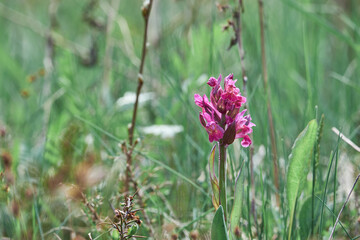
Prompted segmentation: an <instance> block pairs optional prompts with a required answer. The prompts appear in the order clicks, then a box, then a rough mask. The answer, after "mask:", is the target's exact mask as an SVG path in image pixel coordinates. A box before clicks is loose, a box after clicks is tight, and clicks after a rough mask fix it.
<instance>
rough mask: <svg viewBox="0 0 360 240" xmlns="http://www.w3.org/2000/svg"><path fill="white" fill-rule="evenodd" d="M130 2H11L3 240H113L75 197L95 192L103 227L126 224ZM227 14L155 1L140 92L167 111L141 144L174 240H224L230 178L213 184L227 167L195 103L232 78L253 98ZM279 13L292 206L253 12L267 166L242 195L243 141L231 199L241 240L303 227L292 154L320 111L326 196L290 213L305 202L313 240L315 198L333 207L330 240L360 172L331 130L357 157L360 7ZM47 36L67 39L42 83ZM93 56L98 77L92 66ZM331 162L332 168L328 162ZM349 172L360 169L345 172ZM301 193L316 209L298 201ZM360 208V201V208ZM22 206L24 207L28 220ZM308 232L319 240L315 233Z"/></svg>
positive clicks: (3, 114) (275, 97)
mask: <svg viewBox="0 0 360 240" xmlns="http://www.w3.org/2000/svg"><path fill="white" fill-rule="evenodd" d="M118 1H119V0H84V1H70V0H62V1H56V0H51V1H44V0H42V1H41V0H30V1H20V0H12V1H0V29H1V31H2V33H3V34H0V131H1V129H2V127H5V129H6V136H5V137H1V136H0V154H2V153H3V152H9V153H10V154H11V156H12V158H13V164H12V166H11V167H10V168H9V170H7V172H6V174H5V169H4V168H3V163H2V161H3V160H2V159H1V158H0V161H1V163H0V165H1V170H0V171H2V172H3V175H2V177H1V179H2V180H1V181H0V213H1V215H0V236H3V237H5V238H6V237H10V238H13V239H31V238H32V239H41V237H43V238H44V239H52V238H54V239H55V238H56V239H58V236H59V237H60V238H61V239H64V240H67V239H70V238H71V234H70V232H69V231H68V230H66V229H72V231H74V232H75V233H76V235H77V236H79V235H81V236H82V237H84V238H88V236H87V234H88V233H89V232H91V233H92V237H93V238H94V239H95V238H97V239H108V238H110V237H111V233H110V232H108V230H110V229H111V226H110V225H109V224H107V223H106V224H103V225H101V226H102V227H103V228H102V229H101V230H100V229H99V228H97V224H96V223H95V222H94V221H93V216H92V213H91V211H90V210H89V209H88V208H87V207H86V206H85V204H84V203H83V202H82V201H81V199H78V198H75V199H73V198H71V197H69V195H70V193H72V192H71V190H72V187H74V186H78V185H79V183H81V185H82V186H81V188H82V191H83V193H84V194H85V195H86V197H87V199H88V200H89V203H90V204H91V205H93V206H94V209H95V210H96V212H97V213H98V214H99V215H100V216H101V218H102V219H105V217H106V216H110V217H111V216H112V214H113V213H112V211H111V209H110V207H109V204H108V201H110V202H111V203H112V204H113V205H114V207H118V206H117V202H118V201H119V200H120V199H121V197H122V196H123V194H124V192H123V182H122V179H123V176H124V175H125V171H124V170H125V169H126V157H125V156H124V154H122V151H121V149H120V147H119V143H122V142H124V141H125V140H126V139H127V127H128V124H129V123H130V121H131V117H132V104H131V103H128V104H126V105H121V106H119V105H118V103H117V100H118V99H120V98H121V97H123V96H124V95H125V93H126V92H135V91H136V87H137V73H138V68H139V63H140V56H141V45H142V38H143V30H144V23H143V19H142V15H141V10H140V9H141V5H142V1H140V0H139V1H126V4H123V2H124V1H121V0H120V1H119V2H120V5H119V8H118V9H115V8H114V3H116V2H118ZM52 2H56V3H58V4H59V6H58V9H57V11H55V14H56V16H55V23H54V24H51V23H50V14H51V13H50V12H51V11H50V10H53V9H52V8H51V7H50V6H52V4H50V3H52ZM219 2H220V1H219ZM222 2H229V5H230V8H226V10H225V11H218V8H217V6H216V1H215V0H213V1H207V0H196V1H194V0H183V1H176V0H173V1H158V0H154V12H153V14H154V15H151V17H150V24H149V32H148V33H149V39H148V48H147V53H148V55H147V58H146V60H145V66H144V74H143V77H144V85H143V89H142V92H144V93H145V92H151V93H152V94H153V98H151V99H149V100H148V101H146V102H144V103H141V104H140V107H139V109H138V117H137V121H136V128H135V138H136V139H137V138H138V139H139V140H140V141H139V144H138V145H137V146H136V148H135V149H134V156H135V158H134V166H133V167H134V177H135V178H136V179H137V180H138V183H139V186H138V187H139V189H140V192H141V193H143V200H144V202H145V203H146V208H145V210H146V211H147V213H148V215H149V218H150V220H151V222H152V227H153V230H154V233H155V234H156V236H168V237H169V238H170V237H171V235H172V234H173V233H176V234H178V239H184V238H186V236H187V234H188V233H192V231H193V230H194V229H196V230H198V233H199V235H200V236H199V239H208V238H209V234H210V232H211V220H209V218H208V216H209V215H211V209H213V206H212V202H211V197H210V194H211V191H212V192H213V193H214V196H215V197H217V196H218V193H217V192H216V191H217V185H216V175H214V174H211V175H210V176H209V170H208V169H209V167H210V168H211V169H210V173H212V172H214V171H217V166H216V165H217V163H218V161H217V157H216V154H215V150H214V149H213V150H212V152H211V155H210V158H209V156H208V153H209V150H210V149H211V147H212V145H211V144H209V142H208V139H207V134H206V132H205V131H204V130H203V129H201V128H202V126H201V124H200V123H199V119H198V110H199V109H198V107H196V106H195V104H194V102H193V94H194V93H199V94H201V95H202V94H208V93H209V92H208V91H209V88H208V86H207V85H206V82H207V80H208V78H209V77H210V76H218V75H219V74H220V73H221V74H222V75H223V77H224V74H227V73H234V77H235V78H237V79H239V80H238V81H237V82H236V85H237V86H238V87H239V88H240V90H241V92H242V94H243V93H244V92H243V86H242V80H241V75H242V72H241V68H240V60H241V59H240V57H239V51H238V49H237V46H234V47H233V48H231V49H230V50H227V47H228V46H229V42H230V41H231V38H233V37H234V33H233V32H232V29H231V28H229V29H228V30H227V31H223V26H224V24H226V23H227V22H228V20H230V19H231V18H232V14H233V13H232V9H231V7H234V6H236V5H237V3H238V2H237V1H222ZM91 3H94V6H93V8H92V9H91V10H90V13H89V16H92V17H93V19H92V20H95V22H96V23H100V25H103V27H104V28H97V27H94V25H91V24H89V22H87V21H85V18H84V16H85V13H84V11H85V10H86V9H88V7H87V6H88V5H89V4H91ZM274 3H275V2H274V1H263V4H264V17H265V23H266V24H265V46H266V53H267V59H266V62H267V64H268V77H269V82H268V84H269V91H270V96H271V106H272V108H273V113H274V114H273V120H274V125H275V126H276V129H275V130H276V138H277V139H276V140H277V147H278V153H279V154H278V155H279V159H278V162H279V179H280V189H279V195H280V196H281V205H280V206H279V209H278V208H276V207H274V203H273V199H274V196H275V191H276V190H275V189H274V183H273V181H272V179H273V173H272V169H273V163H272V161H271V154H270V146H271V144H273V143H271V141H269V136H268V132H269V131H268V124H267V123H268V119H267V116H266V101H265V95H264V87H263V84H262V81H261V79H262V78H261V74H262V71H261V64H260V63H261V49H260V29H259V21H258V12H259V11H258V10H259V9H258V1H243V4H244V12H241V24H242V33H241V34H242V43H243V50H244V55H245V68H246V69H245V70H246V75H247V78H248V81H247V85H246V97H247V100H248V103H249V105H248V112H249V113H251V116H252V119H253V121H254V123H255V124H256V127H255V128H254V133H253V147H254V148H253V149H252V150H253V152H252V151H249V152H250V154H249V155H251V156H253V160H254V161H250V159H251V158H250V157H248V159H249V160H247V161H246V163H245V165H244V167H245V168H244V170H245V171H242V173H241V175H240V179H241V180H239V179H238V180H237V181H236V173H238V172H239V171H240V169H241V166H240V165H241V163H240V161H238V159H244V158H246V155H247V154H246V153H245V151H244V150H243V149H241V148H240V147H239V142H238V141H235V142H234V144H233V146H230V147H229V148H228V152H229V153H230V152H231V154H232V156H231V160H229V161H228V166H229V167H228V169H231V174H228V179H227V181H228V192H229V194H228V196H234V198H229V201H228V203H229V205H230V206H231V203H234V204H233V206H234V208H233V211H232V214H231V217H230V218H229V220H230V222H231V225H230V231H229V232H230V234H231V233H232V232H233V231H234V227H235V228H236V226H237V225H238V224H239V223H240V222H241V225H240V226H241V235H242V236H246V238H249V239H251V238H252V239H254V238H263V239H266V237H267V239H270V238H271V237H273V236H278V238H280V239H285V238H286V234H287V233H288V229H289V219H290V213H291V212H294V211H291V210H290V207H291V208H294V206H293V204H292V205H291V206H290V205H288V203H287V202H286V195H287V194H286V192H287V183H286V179H285V177H284V176H283V175H286V174H285V173H287V171H286V166H288V164H289V161H288V155H289V153H290V151H291V150H290V149H291V144H292V143H293V140H294V139H295V137H296V135H297V134H298V133H299V132H300V130H301V129H303V126H304V122H306V123H307V122H308V121H309V120H310V118H313V116H314V112H315V111H314V109H315V106H317V107H316V113H317V114H318V116H320V115H321V114H322V113H324V115H325V116H326V124H325V125H323V124H321V122H320V121H319V125H321V126H322V129H323V130H322V132H323V135H322V136H321V134H320V133H321V130H320V128H319V132H318V133H319V135H318V138H317V139H318V140H317V143H316V144H315V145H316V150H314V151H315V157H314V158H315V161H314V165H313V167H314V168H313V171H314V172H313V177H314V178H313V179H314V185H313V187H312V188H311V183H310V181H308V182H307V184H305V186H306V187H305V188H303V190H301V189H302V188H301V187H300V186H299V188H298V190H297V191H296V189H295V188H296V187H294V188H293V190H294V194H293V195H292V202H293V201H294V199H296V197H297V199H299V201H298V202H297V203H298V204H297V205H296V206H299V208H298V207H296V208H298V210H300V211H296V209H295V208H294V209H295V212H296V219H297V224H298V226H300V229H299V231H295V232H294V234H293V236H294V239H297V238H300V237H301V238H305V235H306V234H307V233H308V227H309V226H308V225H307V224H308V223H310V222H309V221H307V220H306V221H307V222H303V221H305V220H302V219H308V217H309V216H308V215H307V212H306V211H305V210H306V207H305V206H308V200H307V197H308V196H310V195H311V190H314V193H313V194H312V195H313V198H312V199H313V201H314V205H315V206H317V204H318V200H319V199H320V200H319V201H320V202H321V201H322V202H321V204H323V205H322V207H323V211H322V215H321V218H322V223H321V224H320V226H321V232H320V233H319V235H322V236H319V238H321V237H322V238H323V237H324V236H326V235H328V229H329V227H331V226H333V219H334V218H336V216H337V212H336V210H338V208H339V206H340V204H341V203H342V199H343V195H344V194H345V193H343V191H339V190H341V189H344V186H343V185H344V183H346V182H347V181H345V180H346V179H347V177H349V174H348V173H350V172H351V171H352V170H353V169H356V168H357V167H358V166H360V163H359V160H358V158H357V155H356V154H358V153H357V152H354V150H353V149H351V148H350V147H348V145H347V144H345V143H344V142H343V141H342V140H339V146H338V147H336V148H334V147H333V146H334V145H335V143H336V139H337V136H336V135H334V134H333V133H332V132H331V127H337V128H338V129H340V130H341V131H342V132H343V134H344V135H346V136H347V137H348V138H350V139H351V140H352V141H353V142H354V143H355V144H357V145H359V141H360V134H359V128H358V126H359V124H360V115H359V111H360V109H359V104H358V102H359V89H360V84H359V81H357V79H358V77H357V76H360V67H359V59H360V58H359V57H360V51H359V46H360V45H359V41H358V40H359V31H358V28H357V26H360V15H359V14H358V13H359V12H360V5H359V4H358V0H348V1H339V0H330V1H323V0H321V1H315V0H308V1H305V2H301V3H300V2H296V1H294V0H281V1H280V2H279V3H280V4H274ZM219 7H220V6H219ZM112 14H114V15H115V17H114V18H113V20H111V17H110V15H112ZM95 22H92V24H93V23H95ZM50 28H53V29H51V30H50ZM48 32H52V33H53V34H54V36H55V42H54V43H55V48H54V68H53V69H52V70H51V71H50V72H47V71H48V70H45V74H41V73H42V72H43V71H44V62H46V61H44V60H45V59H44V56H45V54H46V53H47V51H48V49H47V48H48V41H47V33H48ZM94 53H96V55H97V59H96V61H95V62H94V64H93V65H89V64H88V65H86V64H84V63H85V62H86V61H84V60H86V59H88V57H89V56H91V54H94ZM108 53H109V54H108ZM107 64H109V66H107V67H106V65H107ZM106 76H108V77H107V78H106V79H107V80H105V77H106ZM47 84H49V91H48V94H46V92H47V91H45V90H46V89H45V86H47ZM158 124H167V125H181V126H182V127H183V131H182V132H181V133H178V134H176V135H175V136H173V137H169V138H162V137H161V136H159V135H156V134H146V133H144V131H143V127H147V126H151V125H158ZM308 131H309V129H308ZM320 139H321V142H322V144H321V149H320V148H319V141H320ZM262 149H263V150H262ZM331 150H333V152H334V154H333V155H331V156H330V159H329V155H330V152H331ZM213 151H214V153H213ZM307 154H310V151H309V152H307V153H306V155H307ZM332 158H334V161H333V164H332V167H330V161H331V159H332ZM337 158H338V162H337V161H336V159H337ZM290 161H294V160H293V159H291V160H290ZM305 162H306V161H305ZM305 162H304V163H303V164H304V165H307V164H305ZM344 162H345V163H344ZM209 163H210V164H209ZM306 163H307V162H306ZM336 163H337V164H338V168H336V169H335V167H336ZM208 164H209V167H208ZM334 166H335V167H334ZM343 167H347V169H346V168H345V170H346V171H345V172H346V173H344V171H343V170H344V169H343ZM260 169H262V173H261V171H260ZM304 171H305V169H304ZM301 172H302V171H299V174H300V173H301ZM99 173H100V174H99ZM214 176H215V177H214ZM12 177H13V179H14V182H13V183H12V181H11V179H12ZM98 177H99V178H98ZM260 178H261V179H260ZM49 180H53V181H52V182H53V183H54V184H53V185H56V186H52V185H51V184H49V182H50V181H49ZM261 180H263V182H262V181H261ZM297 180H299V182H304V181H302V180H300V179H297ZM315 180H316V181H315ZM235 182H236V187H235ZM305 182H306V181H305ZM55 183H56V184H55ZM252 183H253V184H252ZM290 185H291V183H290V184H289V186H290ZM293 185H297V184H294V183H293ZM300 185H301V184H300ZM50 186H51V187H50ZM340 186H341V188H340ZM234 187H235V188H234ZM211 188H212V190H211ZM240 189H242V191H240ZM230 190H231V191H233V190H234V192H231V191H230ZM317 192H321V194H320V195H321V196H318V195H317V194H316V193H317ZM240 193H241V194H240ZM300 193H303V196H304V197H299V196H300ZM355 194H356V197H357V198H358V197H359V193H358V192H354V195H355ZM334 196H336V197H334ZM34 199H36V201H35V200H34ZM238 199H242V200H238ZM304 199H305V200H304ZM253 200H254V202H253ZM350 201H351V200H350ZM215 202H218V200H216V199H215ZM295 202H296V201H295ZM16 203H18V205H19V206H20V208H19V215H17V214H16V206H17V204H16ZM253 204H254V205H253ZM35 205H36V206H35ZM240 205H241V207H240ZM354 205H355V204H348V205H347V207H346V208H345V209H344V212H343V214H342V216H341V221H343V224H342V223H341V222H340V223H339V224H340V225H341V227H342V230H340V229H337V231H336V234H339V235H342V236H345V235H346V236H347V238H348V239H351V237H350V234H349V233H353V232H355V231H357V229H358V225H357V218H358V216H357V211H356V210H357V209H354V207H353V206H354ZM253 206H254V208H252V207H253ZM310 209H311V208H309V211H310ZM313 209H314V210H315V208H313ZM316 211H317V210H316ZM84 212H85V214H86V216H84V215H83V213H84ZM235 213H236V214H235ZM305 213H306V214H305ZM316 214H317V212H314V215H315V216H316ZM139 215H141V214H139ZM328 216H331V217H328ZM239 218H240V219H241V220H240V221H239ZM141 219H142V220H143V224H142V225H141V226H140V227H139V230H138V233H137V235H138V234H139V235H144V236H149V232H148V231H147V230H146V229H147V224H146V223H145V221H144V219H143V217H142V216H141ZM319 223H320V221H317V225H316V226H315V222H313V226H312V227H313V229H314V232H315V233H318V232H319V230H318V229H319V228H318V226H319ZM305 225H306V226H305ZM302 229H306V231H305V232H304V233H303V232H302ZM41 232H42V233H41ZM101 234H102V235H101ZM41 235H44V236H41ZM115 238H116V236H115ZM165 238H166V237H165ZM334 238H340V236H334ZM353 238H354V236H353Z"/></svg>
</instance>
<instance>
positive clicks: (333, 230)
mask: <svg viewBox="0 0 360 240" xmlns="http://www.w3.org/2000/svg"><path fill="white" fill-rule="evenodd" d="M359 178H360V174H359V175H358V176H357V177H356V179H355V182H354V184H353V186H352V188H351V190H350V192H349V194H348V196H347V198H346V201H345V202H344V204H343V206H342V207H341V210H340V212H339V215H338V216H337V218H336V222H335V224H334V227H333V229H332V231H331V234H330V237H329V240H331V239H332V238H333V235H334V232H335V229H336V226H337V224H338V223H339V219H340V215H341V213H342V212H343V210H344V208H345V206H346V204H347V202H348V201H349V198H350V196H351V193H352V192H353V191H354V188H355V186H356V183H357V182H358V181H359Z"/></svg>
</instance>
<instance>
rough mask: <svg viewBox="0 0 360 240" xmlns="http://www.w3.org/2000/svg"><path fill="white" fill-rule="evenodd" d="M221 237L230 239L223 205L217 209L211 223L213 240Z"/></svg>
mask: <svg viewBox="0 0 360 240" xmlns="http://www.w3.org/2000/svg"><path fill="white" fill-rule="evenodd" d="M219 239H223V240H228V239H229V236H228V233H227V229H226V222H225V218H224V210H223V208H222V206H221V205H220V206H219V208H218V209H217V210H216V212H215V216H214V218H213V222H212V224H211V240H219Z"/></svg>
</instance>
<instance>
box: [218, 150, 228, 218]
mask: <svg viewBox="0 0 360 240" xmlns="http://www.w3.org/2000/svg"><path fill="white" fill-rule="evenodd" d="M219 145H220V159H219V160H220V167H219V178H220V179H219V188H220V196H219V198H220V204H221V206H222V207H223V209H224V218H225V221H226V211H227V208H226V175H225V172H226V148H225V145H224V144H222V143H219Z"/></svg>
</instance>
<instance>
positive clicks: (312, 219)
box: [299, 196, 321, 240]
mask: <svg viewBox="0 0 360 240" xmlns="http://www.w3.org/2000/svg"><path fill="white" fill-rule="evenodd" d="M312 208H314V209H312ZM320 208H321V202H320V201H319V200H317V199H315V202H314V206H313V202H312V197H311V196H310V197H308V198H306V199H305V200H304V202H303V204H302V206H301V209H300V212H299V233H300V239H302V240H306V239H308V237H309V236H310V234H311V231H312V229H313V226H316V223H317V222H318V220H319V216H320ZM309 209H311V210H312V211H313V212H314V216H312V211H309Z"/></svg>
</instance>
